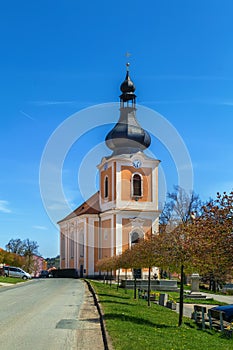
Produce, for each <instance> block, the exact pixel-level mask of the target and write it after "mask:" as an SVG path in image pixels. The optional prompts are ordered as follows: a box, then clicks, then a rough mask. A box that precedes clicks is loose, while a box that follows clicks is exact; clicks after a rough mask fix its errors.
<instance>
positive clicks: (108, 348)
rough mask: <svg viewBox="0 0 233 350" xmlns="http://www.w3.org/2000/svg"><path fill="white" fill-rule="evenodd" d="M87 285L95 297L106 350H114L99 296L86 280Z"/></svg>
mask: <svg viewBox="0 0 233 350" xmlns="http://www.w3.org/2000/svg"><path fill="white" fill-rule="evenodd" d="M84 281H85V282H86V283H87V286H88V289H89V291H90V293H91V294H92V296H93V299H94V304H95V306H96V308H97V311H98V314H99V317H100V327H101V333H102V338H103V343H104V350H112V349H113V348H112V346H111V341H110V339H109V337H108V335H107V332H106V329H105V323H104V317H103V312H102V310H101V307H100V303H99V301H98V298H97V295H96V293H95V291H94V289H93V287H92V285H91V284H90V282H89V281H88V280H86V279H85V280H84Z"/></svg>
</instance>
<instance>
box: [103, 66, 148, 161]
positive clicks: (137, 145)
mask: <svg viewBox="0 0 233 350" xmlns="http://www.w3.org/2000/svg"><path fill="white" fill-rule="evenodd" d="M127 68H128V65H127ZM120 88H121V91H122V95H121V96H120V97H121V102H123V103H122V104H121V108H120V118H119V120H118V122H117V124H116V125H115V126H114V127H113V129H112V130H111V131H110V132H109V133H108V134H107V136H106V138H105V142H106V145H107V147H108V148H110V149H111V150H113V152H114V154H131V153H136V152H138V151H143V150H145V149H146V148H148V147H149V146H150V143H151V138H150V135H149V133H148V132H147V131H146V130H144V129H143V128H142V127H141V126H140V124H139V123H138V121H137V118H136V108H135V98H136V96H135V95H134V91H135V86H134V84H133V82H132V81H131V79H130V77H129V71H128V69H127V72H126V78H125V80H124V81H123V83H122V84H121V87H120ZM128 101H132V105H130V106H129V104H128ZM125 102H127V104H125Z"/></svg>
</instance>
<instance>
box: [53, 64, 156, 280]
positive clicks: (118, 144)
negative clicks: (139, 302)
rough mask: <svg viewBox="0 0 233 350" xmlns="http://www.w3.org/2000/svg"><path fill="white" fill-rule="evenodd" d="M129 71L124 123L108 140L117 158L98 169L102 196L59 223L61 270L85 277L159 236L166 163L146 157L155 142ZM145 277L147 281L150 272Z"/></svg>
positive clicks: (105, 159) (123, 92)
mask: <svg viewBox="0 0 233 350" xmlns="http://www.w3.org/2000/svg"><path fill="white" fill-rule="evenodd" d="M126 67H127V68H126V77H125V80H124V81H123V82H122V84H121V86H120V90H121V95H120V102H119V111H120V116H119V120H118V122H117V123H116V125H115V126H114V127H113V129H112V130H110V131H109V133H108V134H107V135H106V137H105V143H106V145H107V147H108V148H109V149H110V150H111V151H112V153H111V155H110V156H106V157H103V158H102V160H101V161H100V164H98V165H97V168H98V171H99V191H98V192H96V193H95V194H93V195H92V196H91V197H90V198H89V199H88V200H87V201H85V202H84V203H82V204H81V205H80V206H79V207H78V208H77V209H75V210H74V211H73V212H71V213H70V214H69V215H68V216H66V217H65V218H63V219H62V220H60V221H59V222H58V224H59V227H60V267H61V268H76V269H77V270H78V272H79V276H80V277H97V276H99V275H100V271H98V269H97V267H96V263H97V261H98V260H100V259H103V258H107V257H112V256H115V255H119V254H121V253H122V252H124V251H125V250H126V249H127V248H129V247H131V246H132V245H134V244H136V243H137V242H138V241H139V239H141V238H145V239H146V238H149V237H150V236H151V235H153V234H156V233H157V232H158V223H159V214H160V211H159V209H158V166H159V163H160V161H159V160H157V159H154V158H152V157H149V156H147V155H146V154H145V153H144V151H145V150H146V149H147V148H148V147H149V146H150V144H151V138H150V135H149V133H148V131H146V130H144V129H143V128H142V127H141V126H140V125H139V123H138V121H137V117H136V95H135V85H134V83H133V81H132V80H131V78H130V74H129V64H128V63H127V65H126ZM121 273H123V271H121ZM131 274H132V272H131ZM139 274H140V276H139V278H146V277H147V271H146V270H144V269H143V270H142V271H141V272H140V273H139ZM128 277H130V274H129V273H128ZM131 277H132V275H131Z"/></svg>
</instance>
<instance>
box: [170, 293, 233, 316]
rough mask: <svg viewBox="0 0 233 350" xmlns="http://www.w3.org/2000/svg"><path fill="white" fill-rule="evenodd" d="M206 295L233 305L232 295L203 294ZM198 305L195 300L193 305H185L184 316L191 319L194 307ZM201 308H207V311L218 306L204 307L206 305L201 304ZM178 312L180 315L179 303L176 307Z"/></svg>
mask: <svg viewBox="0 0 233 350" xmlns="http://www.w3.org/2000/svg"><path fill="white" fill-rule="evenodd" d="M202 294H204V295H205V296H206V297H208V298H213V299H215V300H217V301H221V302H224V303H227V304H233V296H232V295H219V294H209V293H202ZM196 304H197V303H195V300H193V304H184V309H183V315H184V316H186V317H189V318H191V315H192V313H193V311H194V305H196ZM200 306H205V307H206V309H207V310H208V309H211V308H212V307H214V306H217V304H216V305H206V304H205V305H204V304H200ZM176 312H177V313H179V303H177V307H176Z"/></svg>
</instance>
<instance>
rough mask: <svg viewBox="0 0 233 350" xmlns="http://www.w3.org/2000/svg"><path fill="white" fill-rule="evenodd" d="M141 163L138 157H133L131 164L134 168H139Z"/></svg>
mask: <svg viewBox="0 0 233 350" xmlns="http://www.w3.org/2000/svg"><path fill="white" fill-rule="evenodd" d="M141 165H142V163H141V161H140V160H139V159H135V160H134V161H133V166H134V167H135V168H140V167H141Z"/></svg>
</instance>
